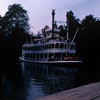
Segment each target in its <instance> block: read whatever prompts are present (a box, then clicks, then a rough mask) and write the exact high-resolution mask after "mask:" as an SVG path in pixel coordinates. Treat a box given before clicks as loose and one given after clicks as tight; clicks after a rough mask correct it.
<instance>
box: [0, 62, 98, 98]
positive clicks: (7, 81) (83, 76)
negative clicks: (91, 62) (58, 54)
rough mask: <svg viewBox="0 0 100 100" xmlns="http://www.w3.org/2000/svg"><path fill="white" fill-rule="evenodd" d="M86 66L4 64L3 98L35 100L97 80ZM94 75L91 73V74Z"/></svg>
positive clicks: (0, 75)
mask: <svg viewBox="0 0 100 100" xmlns="http://www.w3.org/2000/svg"><path fill="white" fill-rule="evenodd" d="M83 67H84V65H83V64H82V65H71V66H69V65H68V66H67V65H65V66H62V65H59V66H58V65H45V64H33V63H28V62H22V63H16V64H9V65H6V64H4V65H2V67H1V69H0V98H1V100H34V99H36V98H40V97H43V96H47V95H50V94H54V93H57V92H60V91H63V90H68V89H71V88H74V87H78V86H81V85H84V84H88V83H91V82H95V81H98V80H99V79H97V80H96V79H95V77H93V76H94V75H93V74H92V71H91V72H90V73H89V72H88V71H85V70H84V69H83ZM91 75H92V76H91Z"/></svg>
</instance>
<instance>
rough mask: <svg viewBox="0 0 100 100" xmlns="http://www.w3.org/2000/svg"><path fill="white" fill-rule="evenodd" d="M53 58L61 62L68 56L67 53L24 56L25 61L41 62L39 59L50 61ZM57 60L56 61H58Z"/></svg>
mask: <svg viewBox="0 0 100 100" xmlns="http://www.w3.org/2000/svg"><path fill="white" fill-rule="evenodd" d="M52 56H54V57H56V58H57V59H58V60H61V59H62V58H63V57H64V56H66V53H63V54H62V53H57V54H39V53H37V54H32V53H26V54H25V55H24V57H25V59H33V60H39V59H43V60H44V59H46V60H47V59H49V58H52ZM56 58H55V59H56Z"/></svg>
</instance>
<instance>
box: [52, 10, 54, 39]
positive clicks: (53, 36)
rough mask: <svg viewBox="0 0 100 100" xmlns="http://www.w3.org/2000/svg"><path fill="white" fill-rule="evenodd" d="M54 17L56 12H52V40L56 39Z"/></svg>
mask: <svg viewBox="0 0 100 100" xmlns="http://www.w3.org/2000/svg"><path fill="white" fill-rule="evenodd" d="M54 16H55V10H52V39H53V37H54Z"/></svg>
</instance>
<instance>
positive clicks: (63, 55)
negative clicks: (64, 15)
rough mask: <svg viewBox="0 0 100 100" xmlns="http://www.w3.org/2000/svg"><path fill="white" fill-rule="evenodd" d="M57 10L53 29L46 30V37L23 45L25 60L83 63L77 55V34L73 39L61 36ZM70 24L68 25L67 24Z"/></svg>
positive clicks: (23, 57)
mask: <svg viewBox="0 0 100 100" xmlns="http://www.w3.org/2000/svg"><path fill="white" fill-rule="evenodd" d="M54 15H55V12H54V10H53V12H52V29H47V30H46V31H45V37H44V36H41V37H40V38H38V39H34V43H26V44H24V45H23V47H22V57H21V58H20V59H21V60H23V61H28V62H35V63H46V64H62V63H81V62H82V61H81V60H80V59H79V57H76V49H75V45H76V44H75V42H74V39H75V36H76V33H77V31H78V29H77V31H76V33H75V36H74V37H73V39H72V41H69V39H68V34H69V33H68V32H67V39H64V38H63V37H60V35H59V32H60V30H59V29H58V28H56V27H55V21H54ZM67 26H68V25H67Z"/></svg>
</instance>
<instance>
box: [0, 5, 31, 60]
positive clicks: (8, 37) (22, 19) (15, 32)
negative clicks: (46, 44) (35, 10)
mask: <svg viewBox="0 0 100 100" xmlns="http://www.w3.org/2000/svg"><path fill="white" fill-rule="evenodd" d="M28 20H29V18H28V15H27V11H26V10H25V9H23V8H22V7H21V5H20V4H13V5H9V7H8V11H7V12H6V14H5V15H4V17H1V16H0V48H1V49H0V58H1V59H3V60H8V59H11V60H12V59H14V58H15V59H18V57H19V56H20V54H21V46H22V44H23V43H24V42H25V41H26V38H28V37H29V35H28V33H29V23H28Z"/></svg>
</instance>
